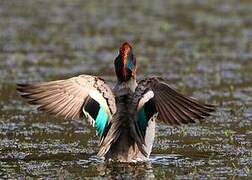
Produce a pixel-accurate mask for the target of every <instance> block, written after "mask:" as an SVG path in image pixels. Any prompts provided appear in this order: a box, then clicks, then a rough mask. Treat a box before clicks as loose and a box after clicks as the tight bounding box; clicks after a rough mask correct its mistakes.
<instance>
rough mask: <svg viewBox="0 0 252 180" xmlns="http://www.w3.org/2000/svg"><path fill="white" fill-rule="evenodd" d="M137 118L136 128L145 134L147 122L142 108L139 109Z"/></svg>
mask: <svg viewBox="0 0 252 180" xmlns="http://www.w3.org/2000/svg"><path fill="white" fill-rule="evenodd" d="M137 116H138V121H137V123H138V126H139V128H140V130H141V131H142V132H143V133H144V134H145V131H146V127H147V125H148V122H147V118H146V114H145V110H144V106H143V107H142V108H141V109H140V111H138V114H137Z"/></svg>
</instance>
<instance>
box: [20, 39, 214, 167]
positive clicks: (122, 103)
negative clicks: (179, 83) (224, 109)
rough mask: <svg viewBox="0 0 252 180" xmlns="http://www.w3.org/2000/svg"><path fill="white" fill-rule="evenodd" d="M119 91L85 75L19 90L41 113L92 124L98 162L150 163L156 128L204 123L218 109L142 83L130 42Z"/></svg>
mask: <svg viewBox="0 0 252 180" xmlns="http://www.w3.org/2000/svg"><path fill="white" fill-rule="evenodd" d="M114 65H115V72H116V76H117V83H116V85H115V86H114V88H113V89H111V88H110V87H109V85H108V84H107V83H106V82H105V81H104V80H103V79H101V78H99V77H96V76H90V75H80V76H77V77H72V78H70V79H65V80H57V81H50V82H42V83H34V84H18V87H17V90H18V91H19V93H20V94H21V96H22V97H23V98H25V99H26V100H27V101H28V102H29V103H30V104H33V105H38V106H39V107H38V110H41V111H45V112H47V113H49V114H52V115H54V116H56V117H63V118H65V119H87V120H88V122H89V123H90V124H91V125H92V126H93V127H95V129H96V134H97V136H98V137H99V138H100V143H99V152H98V156H104V157H105V159H107V160H109V159H111V160H117V161H124V162H125V161H126V162H130V161H144V160H147V159H148V158H149V156H150V153H151V150H152V145H153V141H154V137H155V124H156V122H164V123H167V124H170V125H181V124H188V123H195V122H196V121H200V122H201V121H203V120H204V119H205V117H207V116H209V115H210V112H212V111H214V106H212V105H208V104H204V103H201V102H199V101H197V100H195V99H194V98H191V97H187V96H184V95H182V94H180V93H179V92H177V91H175V90H174V89H172V88H171V87H169V86H168V84H166V83H165V82H164V80H162V79H161V78H158V77H151V78H145V79H143V80H140V81H138V82H137V80H136V69H137V66H136V58H135V56H134V55H133V52H132V47H131V46H130V44H129V43H127V42H125V43H123V44H122V46H121V48H120V49H119V55H118V56H117V57H116V59H115V61H114Z"/></svg>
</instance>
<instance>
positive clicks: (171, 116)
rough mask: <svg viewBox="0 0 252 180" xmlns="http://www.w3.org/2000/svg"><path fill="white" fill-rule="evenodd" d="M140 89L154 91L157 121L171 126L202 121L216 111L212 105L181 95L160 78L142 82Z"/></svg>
mask: <svg viewBox="0 0 252 180" xmlns="http://www.w3.org/2000/svg"><path fill="white" fill-rule="evenodd" d="M140 87H142V90H141V91H153V93H154V97H153V101H154V104H155V108H156V111H157V112H158V117H157V119H158V120H159V121H163V122H165V123H168V124H170V125H180V124H188V123H195V122H196V120H199V121H202V120H203V119H204V118H206V117H207V116H209V115H210V112H212V111H214V110H215V108H214V106H212V105H208V104H204V103H201V102H199V101H197V100H196V99H194V98H191V97H187V96H185V95H182V94H180V93H179V92H177V91H175V90H174V89H172V88H171V87H169V86H168V85H167V84H166V83H165V82H164V81H162V80H159V79H158V78H147V79H144V80H141V81H140V82H139V83H138V87H137V88H138V89H140Z"/></svg>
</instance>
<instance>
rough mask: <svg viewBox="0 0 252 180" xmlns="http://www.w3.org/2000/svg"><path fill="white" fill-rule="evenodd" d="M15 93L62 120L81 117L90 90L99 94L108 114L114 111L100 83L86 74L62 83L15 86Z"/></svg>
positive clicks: (106, 88)
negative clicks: (16, 91)
mask: <svg viewBox="0 0 252 180" xmlns="http://www.w3.org/2000/svg"><path fill="white" fill-rule="evenodd" d="M17 90H18V92H19V93H20V95H21V96H22V97H23V98H25V99H26V100H27V101H28V103H30V104H33V105H38V106H39V107H38V110H41V111H45V112H47V113H49V114H52V115H54V116H59V117H63V118H65V119H80V118H81V117H83V109H82V107H83V104H84V102H85V100H86V98H87V97H88V96H89V94H90V92H91V91H95V92H97V93H98V94H101V95H102V98H104V99H105V102H106V107H105V108H106V109H107V111H108V113H109V115H110V119H111V117H112V115H113V114H114V113H115V112H116V105H115V98H114V95H113V93H112V91H111V89H110V87H109V86H108V85H107V84H106V83H105V82H104V80H102V79H100V78H98V77H95V76H89V75H80V76H77V77H73V78H70V79H66V80H57V81H50V82H42V83H34V84H18V85H17Z"/></svg>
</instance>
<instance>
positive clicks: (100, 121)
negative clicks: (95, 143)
mask: <svg viewBox="0 0 252 180" xmlns="http://www.w3.org/2000/svg"><path fill="white" fill-rule="evenodd" d="M107 123H108V114H107V112H106V111H105V108H103V107H102V106H100V109H99V112H98V114H97V117H96V119H95V127H96V132H97V135H98V136H99V137H101V136H102V135H103V132H104V130H105V128H106V125H107Z"/></svg>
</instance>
